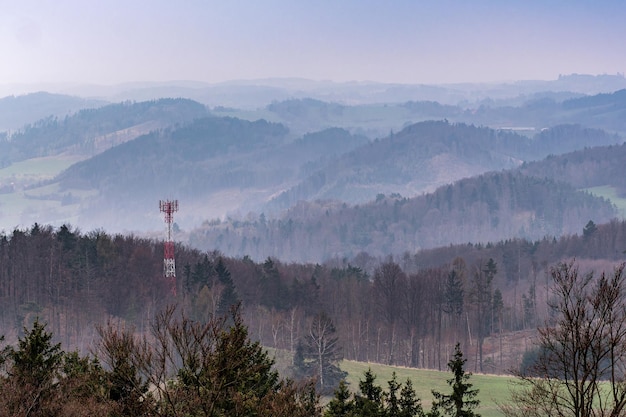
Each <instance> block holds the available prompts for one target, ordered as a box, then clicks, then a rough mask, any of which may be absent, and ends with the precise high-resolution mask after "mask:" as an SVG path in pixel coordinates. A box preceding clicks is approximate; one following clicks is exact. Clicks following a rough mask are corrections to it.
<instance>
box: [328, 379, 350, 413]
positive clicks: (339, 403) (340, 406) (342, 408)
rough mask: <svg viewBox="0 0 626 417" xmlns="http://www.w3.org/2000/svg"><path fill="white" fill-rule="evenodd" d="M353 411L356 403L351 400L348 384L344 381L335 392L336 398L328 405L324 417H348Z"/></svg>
mask: <svg viewBox="0 0 626 417" xmlns="http://www.w3.org/2000/svg"><path fill="white" fill-rule="evenodd" d="M353 409H354V401H352V400H350V391H349V390H348V384H346V381H345V380H343V379H342V380H341V381H340V382H339V387H338V388H337V389H336V390H335V396H334V397H333V399H332V400H330V402H329V403H328V407H327V409H326V411H325V412H324V417H348V416H351V415H352V411H353Z"/></svg>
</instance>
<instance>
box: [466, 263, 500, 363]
mask: <svg viewBox="0 0 626 417" xmlns="http://www.w3.org/2000/svg"><path fill="white" fill-rule="evenodd" d="M496 273H497V266H496V263H495V261H494V260H493V259H492V258H489V260H488V261H487V263H486V264H484V265H483V263H482V261H481V262H478V264H477V265H476V267H475V270H474V274H473V277H472V282H471V289H470V294H469V296H470V300H471V301H472V304H473V305H474V309H475V315H476V317H475V318H476V328H477V331H476V333H477V334H476V337H477V338H478V362H479V366H480V371H481V372H483V343H484V341H485V338H486V337H487V336H489V334H490V333H491V324H492V323H491V322H492V315H493V304H492V289H491V287H492V283H493V278H494V277H495V275H496Z"/></svg>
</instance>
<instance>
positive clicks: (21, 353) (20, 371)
mask: <svg viewBox="0 0 626 417" xmlns="http://www.w3.org/2000/svg"><path fill="white" fill-rule="evenodd" d="M7 353H8V354H7V357H8V360H9V361H10V366H9V369H8V372H7V373H8V376H7V379H6V380H5V381H3V382H4V383H3V385H4V387H3V388H4V389H3V390H2V391H3V396H4V400H5V404H6V405H7V406H8V410H7V411H9V412H10V413H11V415H32V416H39V415H48V414H50V413H51V408H52V409H55V408H56V407H54V401H51V399H53V398H54V397H55V393H56V391H57V385H58V381H59V378H60V376H61V366H62V364H63V351H62V350H61V344H53V343H52V333H49V332H47V331H46V325H45V324H43V323H41V322H40V321H39V319H36V320H35V322H34V323H33V326H32V328H31V329H30V330H29V329H26V328H25V329H24V337H21V338H19V339H18V345H17V349H15V348H9V350H8V352H7Z"/></svg>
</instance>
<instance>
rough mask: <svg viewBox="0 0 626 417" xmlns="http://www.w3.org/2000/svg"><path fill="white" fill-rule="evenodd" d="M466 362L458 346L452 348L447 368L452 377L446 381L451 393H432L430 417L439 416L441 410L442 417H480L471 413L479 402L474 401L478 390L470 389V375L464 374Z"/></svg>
mask: <svg viewBox="0 0 626 417" xmlns="http://www.w3.org/2000/svg"><path fill="white" fill-rule="evenodd" d="M466 361H467V360H466V359H464V358H463V352H461V348H460V345H459V344H458V343H457V344H456V346H455V347H454V356H453V358H452V359H450V361H449V362H448V368H449V369H450V371H451V372H452V373H453V375H454V376H453V377H452V378H450V379H448V385H450V386H451V387H452V393H451V394H442V393H440V392H438V391H435V390H433V391H432V393H433V396H434V397H435V401H433V408H432V410H431V412H430V416H432V417H437V416H440V415H441V410H443V413H444V415H447V416H452V417H480V414H477V413H475V412H474V411H473V410H474V409H475V408H476V407H478V405H479V404H480V401H479V400H478V399H476V396H477V395H478V390H477V389H472V384H471V383H470V382H469V379H470V376H471V375H472V374H471V373H469V372H465V368H464V367H465V362H466Z"/></svg>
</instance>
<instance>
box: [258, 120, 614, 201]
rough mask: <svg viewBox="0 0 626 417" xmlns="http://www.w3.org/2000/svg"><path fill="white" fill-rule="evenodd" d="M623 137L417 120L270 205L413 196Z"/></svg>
mask: <svg viewBox="0 0 626 417" xmlns="http://www.w3.org/2000/svg"><path fill="white" fill-rule="evenodd" d="M622 141H623V139H621V138H620V137H618V136H616V135H611V134H608V133H606V132H605V131H602V130H598V129H588V128H584V127H581V126H579V125H559V126H555V127H554V128H551V129H545V130H544V131H542V132H540V133H539V134H537V135H536V136H534V137H533V138H528V137H526V136H522V135H518V134H515V133H513V132H511V131H502V130H493V129H489V128H486V127H476V126H472V125H466V124H462V123H458V124H452V123H448V122H447V121H429V122H421V123H416V124H413V125H411V126H408V127H406V128H405V129H403V130H402V131H400V132H398V133H393V134H391V135H390V136H388V137H386V138H384V139H378V140H375V141H373V142H371V143H369V144H367V145H364V146H361V147H359V148H357V149H355V150H353V151H352V152H349V153H346V154H345V155H343V156H341V157H340V158H338V159H337V160H336V161H332V163H330V164H329V165H328V166H326V167H324V168H322V169H320V170H319V171H317V172H314V173H312V174H311V175H310V176H309V177H308V178H306V179H305V180H304V181H301V182H300V183H299V184H298V185H296V186H294V187H292V188H291V189H289V190H286V191H285V192H283V193H282V194H280V195H279V196H277V197H276V198H275V199H274V200H273V201H272V202H271V204H270V205H269V207H270V208H288V207H290V206H292V205H293V204H295V203H297V202H298V201H300V200H315V199H337V200H341V201H345V202H350V203H363V202H366V201H370V200H372V199H374V198H375V197H376V195H377V194H379V193H386V194H389V193H399V194H401V195H406V196H414V195H419V194H421V193H423V192H430V191H434V190H435V189H436V188H437V187H439V186H442V185H445V184H449V183H452V182H453V181H455V180H458V179H461V178H466V177H471V176H474V175H479V174H482V173H484V172H487V171H495V170H501V169H506V168H512V167H516V166H518V165H519V164H521V163H522V162H523V161H529V160H535V159H540V158H544V157H545V156H547V155H549V154H552V153H561V152H567V151H570V150H575V149H581V148H584V147H587V146H600V145H609V144H615V143H620V142H622Z"/></svg>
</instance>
